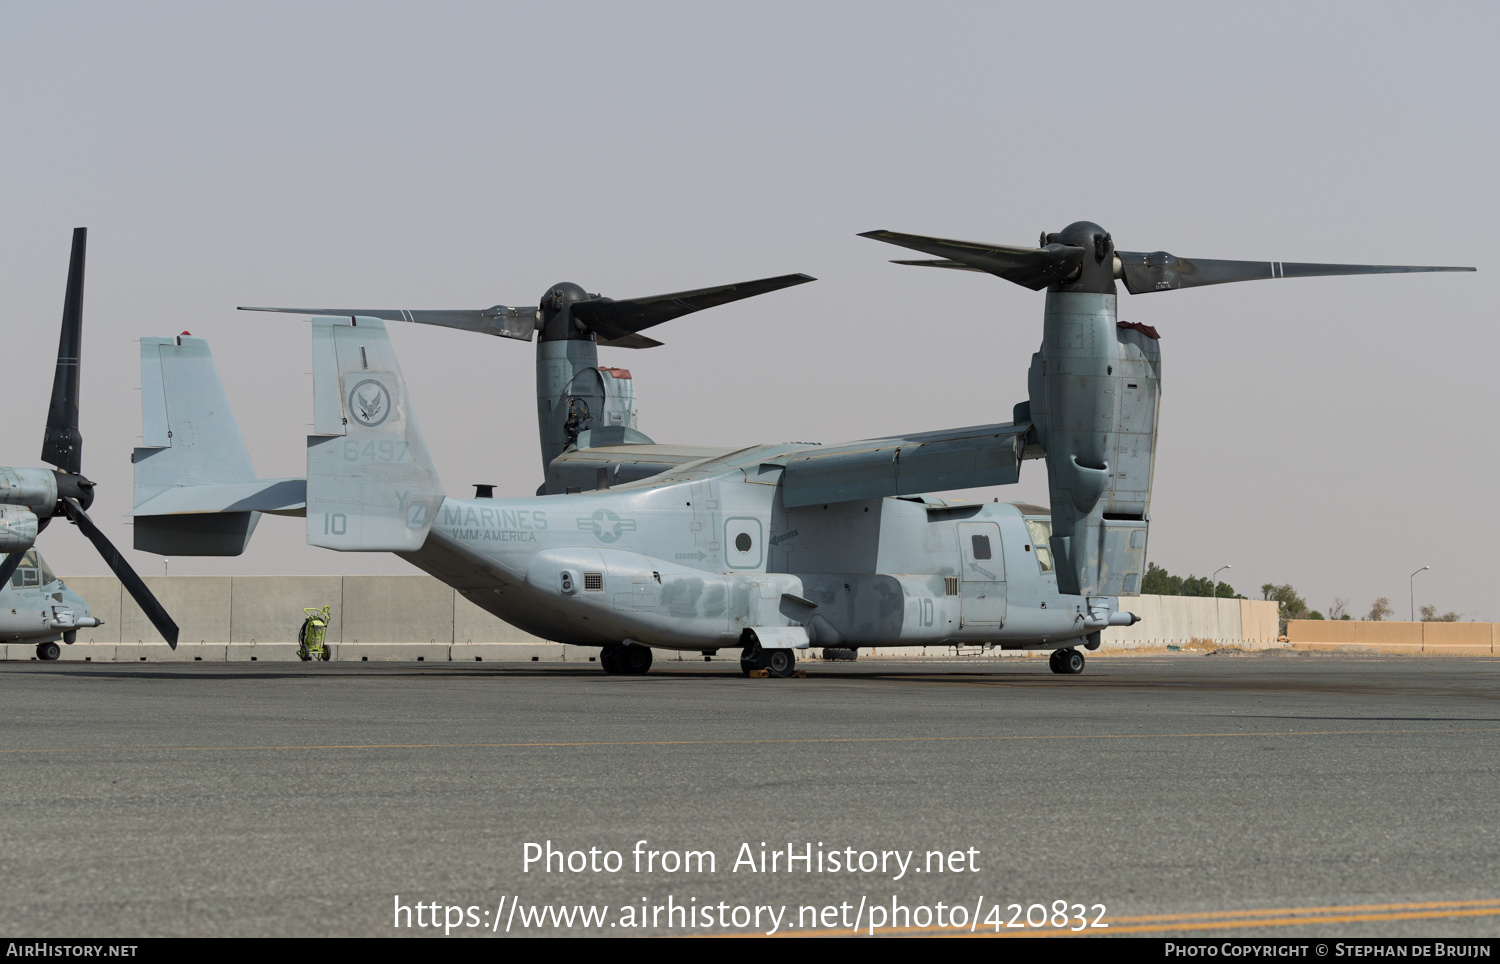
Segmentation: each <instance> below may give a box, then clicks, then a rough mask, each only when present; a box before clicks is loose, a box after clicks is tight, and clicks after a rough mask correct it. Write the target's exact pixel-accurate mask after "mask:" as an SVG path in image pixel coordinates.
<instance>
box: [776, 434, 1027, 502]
mask: <svg viewBox="0 0 1500 964" xmlns="http://www.w3.org/2000/svg"><path fill="white" fill-rule="evenodd" d="M1030 430H1031V424H1030V423H1029V422H1023V423H1019V424H1016V423H1009V422H1007V423H1004V424H997V425H976V426H973V427H970V428H959V429H949V430H947V431H942V432H924V433H921V434H917V435H909V436H904V437H898V438H884V439H871V440H869V441H866V442H851V443H849V444H846V445H832V446H829V447H827V448H820V449H816V450H814V451H812V452H808V453H806V454H798V455H796V456H794V457H792V458H789V459H788V460H787V463H786V474H785V475H784V476H783V478H782V483H781V499H782V504H783V505H785V506H786V507H787V508H789V509H791V508H796V507H797V506H804V505H815V504H818V503H824V502H850V501H854V500H856V499H879V498H884V497H886V496H892V495H918V494H920V493H923V492H942V491H946V490H948V489H969V488H974V487H977V486H982V485H1011V484H1014V483H1015V482H1016V481H1018V480H1019V479H1020V476H1021V453H1022V450H1023V449H1024V447H1025V445H1026V437H1027V434H1028V433H1029V432H1030Z"/></svg>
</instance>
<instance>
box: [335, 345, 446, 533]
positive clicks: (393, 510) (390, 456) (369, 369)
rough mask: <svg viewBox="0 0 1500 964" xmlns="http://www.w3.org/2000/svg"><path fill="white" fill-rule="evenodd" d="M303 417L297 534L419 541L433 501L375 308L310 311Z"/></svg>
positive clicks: (431, 476)
mask: <svg viewBox="0 0 1500 964" xmlns="http://www.w3.org/2000/svg"><path fill="white" fill-rule="evenodd" d="M312 335H313V420H314V425H315V428H316V431H317V432H318V433H320V434H317V435H309V436H308V437H307V542H308V544H309V545H314V546H322V547H324V548H327V549H339V550H342V551H346V552H412V551H414V550H416V549H420V548H421V547H422V543H423V542H425V541H426V539H427V534H428V531H429V530H430V529H431V528H432V522H433V519H434V518H436V516H437V510H438V507H439V506H440V505H442V502H443V490H442V483H441V482H440V481H439V480H438V475H437V469H436V468H434V467H433V464H432V457H431V456H430V455H429V454H428V451H427V442H426V439H425V438H424V437H423V435H422V428H421V426H420V425H418V423H417V413H416V411H415V409H414V408H413V407H412V404H411V398H410V396H409V395H408V394H407V391H406V381H405V380H404V379H403V378H402V377H401V366H400V364H398V363H397V361H396V352H395V349H394V348H392V346H391V339H390V334H389V333H388V332H387V331H386V329H385V322H383V321H381V320H380V319H378V318H370V317H356V318H314V319H313V329H312Z"/></svg>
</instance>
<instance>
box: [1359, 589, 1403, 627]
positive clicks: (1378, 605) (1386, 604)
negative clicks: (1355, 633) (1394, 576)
mask: <svg viewBox="0 0 1500 964" xmlns="http://www.w3.org/2000/svg"><path fill="white" fill-rule="evenodd" d="M1395 613H1396V610H1394V609H1392V608H1391V601H1390V600H1389V599H1388V598H1386V597H1385V596H1381V597H1380V598H1378V599H1376V600H1375V601H1374V602H1373V603H1371V604H1370V611H1369V612H1368V613H1367V614H1365V619H1368V620H1369V621H1370V622H1372V623H1379V622H1384V621H1385V620H1387V619H1390V618H1391V617H1392V616H1393V615H1395Z"/></svg>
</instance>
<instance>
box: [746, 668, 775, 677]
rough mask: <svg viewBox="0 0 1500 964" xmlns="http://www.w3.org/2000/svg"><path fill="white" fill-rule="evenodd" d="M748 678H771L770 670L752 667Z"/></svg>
mask: <svg viewBox="0 0 1500 964" xmlns="http://www.w3.org/2000/svg"><path fill="white" fill-rule="evenodd" d="M750 678H751V679H770V678H771V671H770V670H768V669H752V670H751V671H750Z"/></svg>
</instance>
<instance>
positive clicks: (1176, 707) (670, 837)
mask: <svg viewBox="0 0 1500 964" xmlns="http://www.w3.org/2000/svg"><path fill="white" fill-rule="evenodd" d="M659 655H660V654H659ZM803 665H804V666H805V667H806V668H807V671H808V675H807V678H806V679H792V680H751V679H745V678H743V677H741V676H740V675H739V674H738V673H737V672H732V671H730V670H731V667H730V666H729V665H726V664H724V663H707V664H706V663H692V662H668V661H659V662H658V663H657V665H656V668H655V669H653V671H652V673H651V674H650V675H649V676H645V677H607V676H605V675H604V674H603V673H602V672H601V671H600V670H599V668H598V666H597V664H581V665H578V666H576V667H575V666H563V665H558V664H550V665H543V666H534V665H532V664H491V663H485V664H483V665H477V664H476V665H465V664H446V665H441V664H439V665H435V664H431V663H428V664H420V665H419V664H416V663H400V664H376V663H342V664H341V663H331V664H310V665H302V664H295V665H289V664H284V663H281V664H266V663H262V664H246V663H240V664H226V663H218V664H209V663H190V664H160V663H158V664H141V665H138V666H137V665H130V664H77V663H74V664H58V663H50V664H42V663H36V662H29V663H5V664H0V714H3V715H0V720H3V726H0V768H3V769H0V774H3V779H0V932H4V933H5V934H7V935H13V936H17V937H21V936H24V937H28V938H31V937H82V936H98V937H127V936H158V935H206V936H212V935H370V936H382V935H395V934H402V935H405V934H413V935H415V934H426V935H432V934H435V933H436V934H441V933H443V931H444V929H445V928H444V927H439V928H437V929H436V930H434V929H433V928H431V927H429V926H422V924H423V923H425V922H426V921H427V920H428V919H430V918H432V917H433V916H434V915H435V916H436V917H437V919H438V921H439V923H440V924H442V923H444V922H445V921H446V922H447V923H452V922H453V918H452V914H453V912H452V911H450V910H449V909H448V907H449V906H450V905H451V906H453V907H454V908H458V909H459V910H458V916H459V923H458V924H457V926H455V927H453V928H452V935H453V936H459V935H473V936H479V935H484V936H491V935H493V934H494V933H495V932H496V931H498V932H499V933H500V934H504V933H505V932H506V928H507V927H508V928H509V932H510V933H511V934H512V935H517V934H533V935H535V934H550V933H570V934H589V933H592V934H601V933H602V934H608V935H623V934H640V933H667V932H671V933H688V934H692V933H696V934H704V933H756V932H764V931H769V930H771V929H772V928H773V925H772V923H771V921H772V920H773V919H774V916H775V912H774V908H780V907H785V908H786V909H785V911H784V915H783V916H782V918H781V920H780V923H779V925H777V926H778V929H779V931H780V932H781V933H788V932H790V933H817V934H835V933H844V934H847V933H850V931H851V930H852V926H851V925H852V922H853V921H854V920H855V919H856V914H858V918H857V919H858V920H860V921H861V922H862V923H861V924H860V929H861V931H862V932H864V931H867V930H868V929H869V926H870V924H871V923H872V920H874V918H876V917H879V916H881V915H884V916H885V918H886V919H885V920H874V923H876V925H877V932H879V933H890V932H894V933H908V934H920V933H944V932H946V931H949V930H954V929H956V930H957V931H958V932H962V933H971V932H972V933H976V934H978V933H985V932H989V933H992V934H993V933H995V931H996V930H997V929H998V931H999V933H1000V934H1001V935H1006V936H1010V935H1023V934H1031V935H1035V934H1039V933H1046V932H1051V931H1052V923H1051V922H1052V920H1053V919H1054V918H1053V917H1052V915H1053V913H1054V910H1053V902H1054V901H1059V900H1061V901H1066V902H1067V909H1066V912H1065V919H1066V921H1067V923H1066V925H1065V926H1067V927H1070V928H1071V927H1080V926H1082V923H1081V918H1084V919H1087V921H1089V922H1090V923H1092V922H1094V921H1100V922H1103V923H1109V924H1110V925H1111V927H1110V929H1108V930H1104V929H1094V928H1089V929H1087V930H1085V931H1084V932H1085V933H1087V934H1093V935H1099V936H1107V935H1118V934H1134V935H1140V936H1152V937H1163V936H1169V935H1174V934H1176V935H1181V936H1185V937H1210V938H1215V939H1219V938H1224V937H1230V936H1242V935H1243V936H1266V935H1281V936H1291V937H1299V938H1308V939H1312V938H1315V937H1322V936H1366V937H1370V936H1380V935H1386V936H1392V937H1396V936H1400V937H1419V936H1440V937H1448V938H1465V937H1467V938H1470V939H1474V938H1493V937H1496V936H1497V935H1500V820H1497V813H1496V811H1497V807H1500V792H1497V791H1500V752H1497V751H1500V660H1497V659H1464V658H1400V657H1346V656H1328V655H1322V654H1291V653H1286V652H1272V653H1265V654H1257V655H1208V656H1203V655H1187V654H1183V655H1174V656H1163V657H1116V658H1096V659H1091V660H1090V662H1089V666H1088V669H1087V670H1086V671H1085V673H1084V674H1083V675H1082V676H1077V677H1063V676H1054V675H1053V674H1051V673H1050V672H1049V671H1048V670H1047V666H1046V663H1045V661H1044V660H1035V659H1033V660H1021V659H1000V660H997V659H989V660H984V661H957V660H944V661H942V662H938V661H922V662H916V661H910V662H895V661H892V662H876V661H864V660H861V661H860V662H858V663H805V664H803ZM547 841H550V842H551V845H552V846H553V847H554V848H556V849H558V850H561V851H565V852H571V851H580V852H582V856H581V857H574V858H573V860H574V866H575V867H576V866H577V865H578V862H579V861H580V860H581V859H583V857H587V858H588V860H589V861H590V862H598V861H603V862H604V863H605V865H606V866H607V864H608V861H609V860H610V859H611V858H610V857H609V855H608V852H609V851H611V850H613V851H616V852H618V855H619V856H618V859H619V860H620V869H619V870H618V872H613V873H611V872H609V871H608V870H607V869H604V867H603V866H601V869H599V870H598V871H597V872H596V871H594V870H592V869H585V870H583V871H581V872H576V873H575V872H569V871H567V870H566V869H559V864H560V863H564V862H565V860H566V858H562V859H554V861H553V870H552V872H550V873H549V872H543V870H542V863H541V862H537V863H536V864H534V865H532V866H531V867H530V869H529V871H528V870H526V869H525V868H524V866H523V859H524V857H525V855H526V845H527V844H528V843H533V844H537V845H545V842H547ZM638 841H646V843H644V844H642V845H640V847H639V849H640V850H641V851H642V857H641V858H640V859H641V860H647V859H651V860H652V869H651V871H650V872H645V867H644V865H643V866H642V870H641V872H636V870H635V866H634V865H635V860H636V858H635V856H634V853H635V850H636V849H637V842H638ZM762 842H764V849H765V850H766V851H768V852H769V851H772V850H777V849H779V850H780V852H781V857H780V858H779V864H778V866H777V867H776V871H775V872H770V870H769V867H770V864H769V859H768V863H767V866H768V870H767V872H764V873H762V872H760V870H759V861H760V852H761V850H762V846H763V844H762ZM789 842H790V843H792V844H793V845H794V850H795V853H796V854H797V855H799V856H800V855H801V854H803V853H804V852H806V848H807V847H808V846H809V845H811V846H812V853H813V855H814V856H813V869H812V872H806V871H804V870H803V865H802V864H801V863H797V864H795V865H794V867H793V872H791V873H787V872H786V869H787V863H786V857H785V852H786V849H787V846H788V844H789ZM742 844H748V850H747V851H742ZM591 848H597V851H598V852H597V853H596V854H595V855H593V856H590V855H589V854H588V852H589V851H590V849H591ZM851 849H852V853H851V852H850V851H851ZM688 850H695V851H710V852H712V853H713V854H714V857H715V860H714V869H713V871H712V872H709V871H708V870H706V869H705V870H703V871H702V872H698V871H697V870H696V869H693V870H687V871H684V870H682V869H679V870H678V871H677V872H675V873H672V872H665V871H663V869H662V866H661V865H660V863H658V861H663V860H665V861H670V860H672V859H673V858H671V857H668V856H665V854H666V852H669V851H671V852H676V853H678V854H681V853H682V852H684V851H688ZM650 851H658V856H657V857H656V858H648V857H646V856H645V855H646V854H649V853H650ZM835 851H836V852H837V856H838V859H839V860H840V862H841V863H842V862H844V861H846V860H849V859H851V858H852V859H853V860H854V861H855V862H856V863H857V862H858V861H859V860H860V859H861V858H860V854H861V852H863V851H869V852H871V854H872V855H874V856H871V857H867V858H864V859H865V860H866V861H867V863H873V862H874V861H875V860H876V858H877V857H880V858H882V859H884V860H885V864H886V870H885V871H884V872H882V871H881V870H879V869H876V870H874V871H871V872H863V871H860V870H856V871H855V872H853V873H850V872H843V871H839V872H835V871H833V870H832V869H831V867H832V860H831V858H829V854H831V853H833V852H835ZM908 851H911V852H913V854H914V855H913V857H912V858H911V861H912V862H911V864H910V865H909V870H908V872H907V873H905V874H904V875H903V876H902V877H901V879H894V878H895V877H896V876H897V871H896V869H895V868H896V866H897V863H898V858H897V857H895V856H892V853H900V854H902V855H905V854H906V853H907V852H908ZM931 851H939V852H940V855H939V857H938V860H939V864H940V867H939V866H938V865H934V864H932V862H931V858H930V856H929V852H931ZM955 852H957V856H958V857H960V858H962V859H961V860H957V861H952V860H951V859H950V858H952V857H953V856H954V855H955ZM820 853H821V854H822V855H823V858H824V866H823V872H821V873H819V872H818V867H817V865H816V861H817V859H818V856H817V855H818V854H820ZM742 856H748V857H751V858H753V859H754V861H755V864H756V866H755V869H751V868H750V867H749V866H748V865H747V864H746V863H745V862H744V861H740V862H739V865H738V867H736V866H735V865H736V859H737V858H738V857H742ZM679 859H680V858H679ZM971 867H977V868H978V869H977V870H973V869H971ZM940 868H941V869H940ZM398 895H399V897H398ZM669 901H670V904H669ZM893 901H894V906H893ZM939 902H942V904H943V906H944V908H945V910H946V913H947V916H946V917H945V918H944V919H942V920H939V917H938V911H937V905H938V903H939ZM419 904H420V905H424V906H422V907H421V909H420V910H419V911H418V912H417V913H412V912H408V913H407V914H406V916H405V918H404V919H403V918H402V917H401V916H400V912H399V911H398V910H397V907H398V906H401V905H404V906H408V907H415V906H416V905H419ZM433 904H436V905H438V908H437V910H436V911H434V910H433V909H432V906H431V905H433ZM1012 904H1015V905H1020V906H1019V907H1015V908H1012V907H1011V906H1010V905H1012ZM1100 904H1102V905H1104V908H1103V909H1102V910H1101V909H1098V908H1096V905H1100ZM547 905H554V911H555V910H556V907H555V905H566V906H567V907H573V906H576V905H582V906H584V907H585V908H589V907H595V908H603V907H607V908H608V909H607V910H606V911H599V912H598V913H599V914H600V915H601V916H600V917H599V918H597V919H596V920H597V921H598V923H596V924H594V925H591V926H588V927H585V926H583V924H582V923H581V919H580V918H577V917H575V918H574V919H573V921H572V924H571V926H569V924H568V923H567V918H566V916H564V917H563V918H561V919H560V920H561V923H559V922H558V920H559V919H554V918H552V917H548V918H546V920H545V923H542V924H537V923H536V922H535V917H534V915H535V913H537V910H536V908H538V907H544V906H547ZM684 905H686V907H687V908H688V911H689V912H684V911H683V910H682V907H683V906H684ZM1033 905H1043V906H1042V907H1041V908H1040V909H1038V908H1037V907H1033ZM1073 905H1084V907H1085V908H1087V910H1081V909H1077V908H1074V906H1073ZM673 907H676V908H677V910H676V911H675V912H674V911H673V910H672V908H673ZM741 907H743V908H744V912H743V914H740V912H739V911H738V910H737V908H741ZM756 907H761V908H772V910H764V911H763V913H762V915H761V916H760V917H759V918H758V921H759V927H758V930H757V927H755V926H751V924H750V923H749V921H750V919H751V917H752V914H753V910H754V908H756ZM829 907H832V908H834V910H833V911H832V912H831V916H830V913H829V912H828V911H827V910H825V908H829ZM955 907H958V908H962V911H963V916H964V921H963V922H962V923H961V924H960V923H959V921H958V917H957V914H956V911H955ZM518 908H519V910H520V913H519V914H517V913H516V911H517V909H518ZM705 908H707V910H705ZM803 908H810V909H806V910H805V909H803ZM856 908H858V910H857V911H856ZM877 908H879V912H878V913H876V912H875V909H877ZM902 908H904V909H905V911H904V912H905V914H906V917H904V918H903V917H902V916H901V915H902V913H903V912H902V910H901V909H902ZM918 908H926V915H927V917H926V920H925V921H924V919H923V913H922V912H921V911H920V910H918ZM976 908H977V913H976ZM549 913H550V912H549ZM570 913H576V912H571V911H570ZM674 913H675V914H676V916H675V917H674V916H670V915H672V914H674ZM1027 913H1029V914H1030V915H1031V919H1032V921H1033V923H1035V922H1036V921H1037V920H1038V918H1039V917H1045V918H1047V919H1048V923H1047V924H1046V925H1045V926H1043V927H1041V928H1028V927H1015V928H1010V927H1006V926H1003V925H1004V924H1008V923H1012V922H1015V921H1022V922H1024V920H1025V916H1024V915H1025V914H1027ZM638 915H639V916H638ZM652 915H654V916H652ZM799 915H800V916H799ZM502 917H504V918H505V920H504V921H503V922H500V919H501V918H502ZM528 918H530V920H531V923H530V924H529V925H528V924H527V923H526V921H527V919H528ZM627 918H628V919H629V920H630V921H631V923H629V924H627V923H626V921H627ZM668 920H671V921H672V925H671V926H668V924H667V923H666V921H668ZM741 920H743V921H745V922H746V923H745V924H743V925H741V926H736V925H737V924H738V923H739V921H741ZM403 921H410V926H397V923H398V922H403ZM637 923H642V924H644V925H645V926H635V924H637ZM970 923H972V924H973V926H974V929H973V930H972V931H970V930H969V927H968V926H964V925H968V924H970ZM997 923H998V924H1000V925H1001V926H999V927H998V928H997V926H996V924H997ZM612 925H613V926H612ZM955 925H957V926H956V927H955ZM893 926H894V928H895V930H894V931H893V930H892V927H893Z"/></svg>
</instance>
